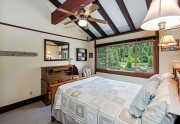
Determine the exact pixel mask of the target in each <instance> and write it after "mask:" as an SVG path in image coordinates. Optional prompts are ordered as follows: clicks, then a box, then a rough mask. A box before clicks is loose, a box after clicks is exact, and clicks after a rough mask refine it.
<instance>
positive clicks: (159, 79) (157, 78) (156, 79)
mask: <svg viewBox="0 0 180 124" xmlns="http://www.w3.org/2000/svg"><path fill="white" fill-rule="evenodd" d="M150 81H161V76H160V75H159V74H155V75H153V76H151V77H150V78H149V79H148V80H147V81H146V82H145V83H148V82H150Z"/></svg>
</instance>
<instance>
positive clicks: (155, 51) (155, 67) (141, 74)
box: [95, 39, 159, 78]
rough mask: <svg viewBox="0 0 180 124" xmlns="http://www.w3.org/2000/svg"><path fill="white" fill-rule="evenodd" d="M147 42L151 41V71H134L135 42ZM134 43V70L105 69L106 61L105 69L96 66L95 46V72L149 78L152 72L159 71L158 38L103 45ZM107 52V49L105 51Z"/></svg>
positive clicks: (96, 51) (156, 72)
mask: <svg viewBox="0 0 180 124" xmlns="http://www.w3.org/2000/svg"><path fill="white" fill-rule="evenodd" d="M147 42H152V43H153V73H148V72H136V65H137V63H136V58H137V57H136V56H137V49H136V47H137V44H141V43H147ZM130 44H134V51H135V54H134V55H135V70H134V71H122V70H115V69H107V61H106V69H104V68H98V50H97V49H98V48H95V53H96V58H95V71H96V72H101V73H109V74H116V75H124V76H132V77H141V78H149V77H151V76H152V75H154V74H158V73H159V47H158V40H157V39H154V40H145V41H140V42H131V43H125V44H116V45H108V46H103V47H106V50H107V47H109V46H120V45H123V46H124V45H130ZM106 52H107V51H106ZM106 60H107V54H106Z"/></svg>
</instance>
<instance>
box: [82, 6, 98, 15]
mask: <svg viewBox="0 0 180 124" xmlns="http://www.w3.org/2000/svg"><path fill="white" fill-rule="evenodd" d="M97 9H99V6H98V5H96V4H93V5H92V6H91V7H90V8H89V9H88V10H86V12H85V14H86V15H87V16H89V15H90V14H91V13H93V12H94V11H96V10H97Z"/></svg>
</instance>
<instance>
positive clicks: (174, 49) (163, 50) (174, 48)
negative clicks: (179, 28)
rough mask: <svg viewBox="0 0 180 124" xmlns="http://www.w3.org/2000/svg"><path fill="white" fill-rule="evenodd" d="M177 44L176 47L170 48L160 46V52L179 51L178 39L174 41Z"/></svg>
mask: <svg viewBox="0 0 180 124" xmlns="http://www.w3.org/2000/svg"><path fill="white" fill-rule="evenodd" d="M176 42H177V44H176V45H170V46H161V51H162V52H165V51H177V50H179V39H176Z"/></svg>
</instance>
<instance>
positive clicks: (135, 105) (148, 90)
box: [129, 80, 160, 118]
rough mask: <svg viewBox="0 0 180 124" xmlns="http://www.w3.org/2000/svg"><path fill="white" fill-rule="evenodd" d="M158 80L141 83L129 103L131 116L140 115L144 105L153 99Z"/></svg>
mask: <svg viewBox="0 0 180 124" xmlns="http://www.w3.org/2000/svg"><path fill="white" fill-rule="evenodd" d="M159 84H160V81H157V80H156V81H149V82H147V83H145V84H144V85H143V87H142V88H141V90H140V91H139V92H138V94H137V95H136V97H135V98H134V100H133V102H132V103H131V104H130V108H129V112H130V114H131V115H132V116H133V117H136V118H138V117H141V116H142V113H143V112H144V110H145V108H146V106H147V105H148V104H149V103H150V102H151V101H152V100H153V99H154V97H155V93H156V90H157V87H158V86H159Z"/></svg>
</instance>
